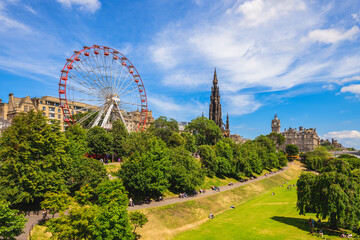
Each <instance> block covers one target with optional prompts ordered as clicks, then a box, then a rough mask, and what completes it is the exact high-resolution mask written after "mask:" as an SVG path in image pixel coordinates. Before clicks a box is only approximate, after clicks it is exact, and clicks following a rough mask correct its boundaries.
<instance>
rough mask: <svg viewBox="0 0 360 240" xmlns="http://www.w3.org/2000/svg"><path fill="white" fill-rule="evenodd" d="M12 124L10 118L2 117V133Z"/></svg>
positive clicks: (0, 120) (0, 123) (0, 122)
mask: <svg viewBox="0 0 360 240" xmlns="http://www.w3.org/2000/svg"><path fill="white" fill-rule="evenodd" d="M10 125H11V123H10V122H9V121H8V120H5V119H4V118H1V117H0V135H1V133H2V132H3V131H5V129H6V128H8V127H9V126H10Z"/></svg>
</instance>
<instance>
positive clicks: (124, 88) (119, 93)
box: [116, 81, 137, 96]
mask: <svg viewBox="0 0 360 240" xmlns="http://www.w3.org/2000/svg"><path fill="white" fill-rule="evenodd" d="M133 83H134V82H133V81H129V83H128V84H127V85H126V86H125V87H123V88H121V89H119V90H118V91H117V92H116V93H117V95H118V96H121V95H122V93H123V92H124V91H125V90H126V89H127V88H128V87H129V86H130V85H131V84H133ZM136 88H137V87H136Z"/></svg>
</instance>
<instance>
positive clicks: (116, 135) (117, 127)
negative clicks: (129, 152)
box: [110, 120, 129, 157]
mask: <svg viewBox="0 0 360 240" xmlns="http://www.w3.org/2000/svg"><path fill="white" fill-rule="evenodd" d="M110 134H111V137H112V141H113V142H112V150H113V152H114V153H115V154H116V155H117V156H118V157H120V156H124V155H126V149H124V147H125V141H126V139H127V138H128V137H129V133H128V132H127V130H126V127H125V125H124V123H123V122H122V121H121V120H118V121H116V122H114V123H113V124H112V129H111V130H110Z"/></svg>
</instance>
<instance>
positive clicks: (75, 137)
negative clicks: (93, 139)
mask: <svg viewBox="0 0 360 240" xmlns="http://www.w3.org/2000/svg"><path fill="white" fill-rule="evenodd" d="M65 136H66V139H67V140H68V144H67V145H66V147H65V151H66V153H68V154H69V155H70V156H71V157H72V158H77V159H78V158H81V157H83V156H84V155H85V154H86V153H87V152H88V149H87V139H86V138H87V136H86V130H85V129H84V128H82V127H81V126H80V125H78V124H76V125H72V126H70V127H68V128H67V129H66V131H65Z"/></svg>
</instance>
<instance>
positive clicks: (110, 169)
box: [104, 163, 121, 174]
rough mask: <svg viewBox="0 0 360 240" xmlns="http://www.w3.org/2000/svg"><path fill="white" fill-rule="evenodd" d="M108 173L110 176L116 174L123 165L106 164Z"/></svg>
mask: <svg viewBox="0 0 360 240" xmlns="http://www.w3.org/2000/svg"><path fill="white" fill-rule="evenodd" d="M104 167H105V169H106V171H107V172H108V173H110V174H112V173H116V172H117V171H119V170H120V168H121V163H112V164H104Z"/></svg>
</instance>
